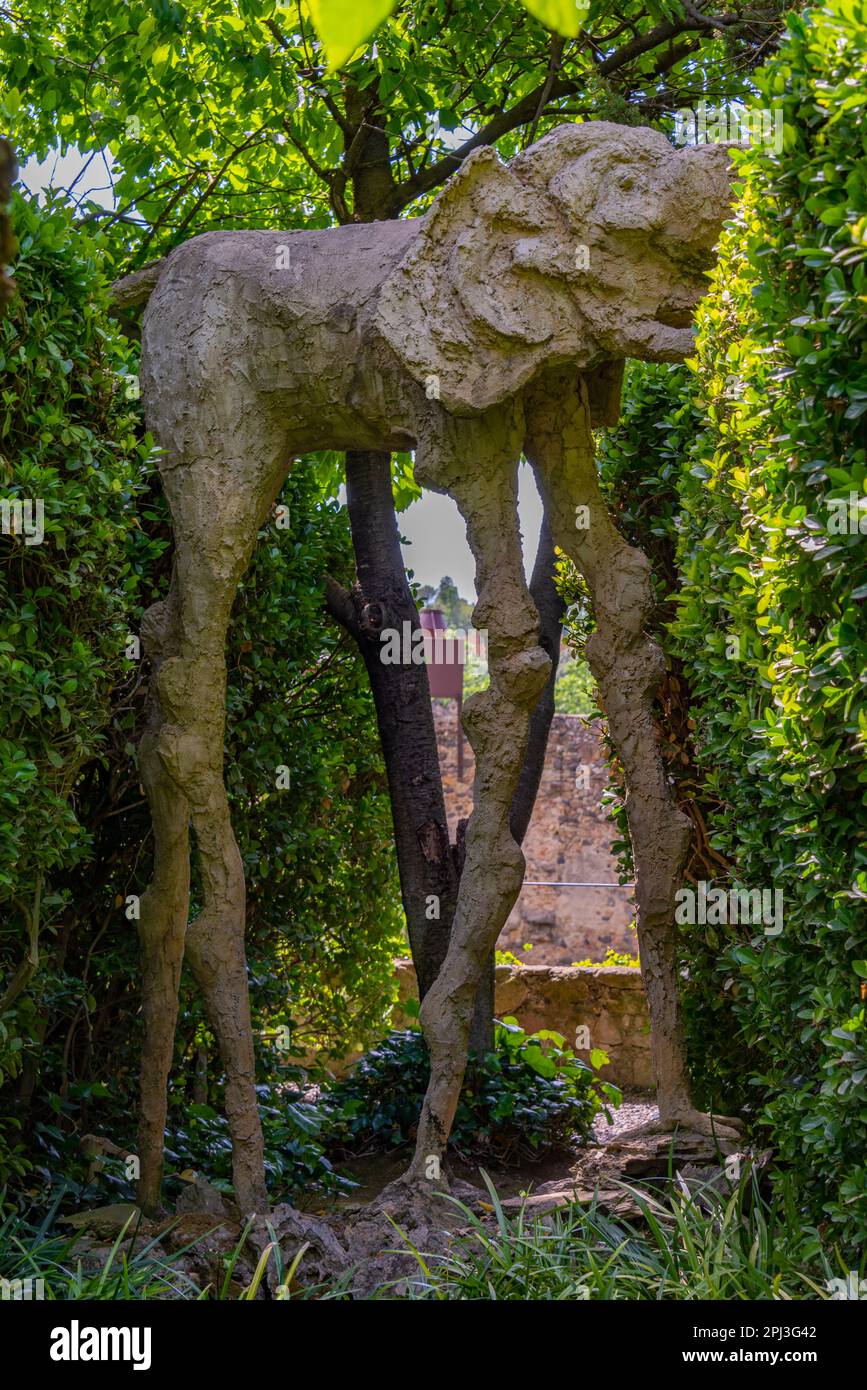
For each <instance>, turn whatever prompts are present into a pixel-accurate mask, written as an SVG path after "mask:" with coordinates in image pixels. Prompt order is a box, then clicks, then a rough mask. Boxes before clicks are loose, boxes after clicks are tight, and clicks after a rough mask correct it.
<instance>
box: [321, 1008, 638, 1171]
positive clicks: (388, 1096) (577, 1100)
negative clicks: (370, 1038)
mask: <svg viewBox="0 0 867 1390" xmlns="http://www.w3.org/2000/svg"><path fill="white" fill-rule="evenodd" d="M593 1060H594V1061H595V1063H596V1065H597V1066H603V1065H604V1064H605V1063H606V1062H607V1060H608V1058H607V1057H606V1056H605V1054H604V1053H602V1052H597V1053H596V1054H595V1056H594V1059H593ZM429 1074H430V1068H429V1063H428V1056H427V1048H426V1047H425V1043H424V1039H423V1037H422V1035H421V1033H420V1032H419V1031H418V1030H416V1029H408V1030H406V1031H404V1032H394V1033H390V1034H389V1035H388V1037H386V1038H385V1039H384V1040H383V1041H382V1042H381V1043H380V1044H379V1045H378V1046H377V1047H376V1048H374V1049H373V1050H372V1051H371V1052H368V1053H367V1054H366V1055H365V1056H364V1057H362V1059H361V1060H360V1061H359V1062H358V1064H357V1065H356V1067H355V1068H354V1069H353V1071H352V1072H351V1074H350V1075H349V1076H348V1077H346V1078H345V1079H344V1080H342V1081H339V1082H338V1083H337V1084H336V1085H335V1086H333V1087H332V1088H331V1090H330V1091H328V1092H327V1093H326V1094H325V1096H324V1097H323V1102H322V1104H323V1106H324V1107H325V1111H326V1114H327V1116H328V1119H327V1143H328V1147H329V1150H330V1151H332V1152H358V1151H359V1150H361V1149H363V1148H368V1147H369V1148H391V1147H394V1146H397V1145H401V1144H406V1143H408V1142H409V1141H410V1139H411V1138H412V1137H413V1134H414V1130H415V1126H416V1124H417V1122H418V1116H419V1112H420V1110H421V1104H422V1100H423V1099H424V1093H425V1090H426V1089H427V1083H428V1076H429ZM619 1102H620V1092H619V1091H618V1089H617V1087H616V1086H612V1085H610V1084H609V1083H608V1082H605V1081H601V1080H600V1079H599V1078H598V1077H597V1075H596V1073H595V1071H594V1069H593V1067H590V1066H587V1064H586V1063H585V1062H581V1061H579V1059H578V1058H577V1057H575V1055H574V1054H573V1053H572V1052H570V1051H569V1050H568V1049H567V1048H565V1047H564V1039H563V1037H562V1035H561V1034H559V1033H553V1032H549V1031H543V1032H540V1033H533V1034H530V1035H528V1034H527V1033H525V1032H524V1030H523V1029H522V1028H520V1027H518V1025H517V1023H516V1022H515V1020H514V1019H505V1020H504V1021H503V1022H502V1023H497V1024H496V1026H495V1029H494V1051H493V1052H490V1053H488V1054H487V1055H486V1056H485V1057H484V1058H482V1059H478V1058H473V1059H471V1063H470V1067H469V1069H468V1071H467V1076H466V1078H465V1081H464V1086H463V1090H462V1091H461V1098H460V1101H459V1103H458V1109H457V1113H456V1115H455V1122H454V1126H453V1128H452V1133H451V1138H450V1141H449V1142H450V1145H451V1147H452V1148H453V1149H454V1150H455V1151H456V1152H457V1153H460V1154H493V1155H495V1156H496V1158H497V1159H498V1160H499V1161H501V1162H506V1163H508V1162H510V1161H518V1160H520V1159H538V1158H542V1157H543V1156H544V1155H545V1154H547V1153H550V1152H552V1151H554V1150H557V1149H563V1148H567V1147H568V1146H569V1145H570V1143H572V1142H573V1141H574V1140H575V1139H576V1138H586V1137H587V1135H588V1134H589V1132H590V1128H591V1125H592V1123H593V1118H594V1116H595V1115H596V1114H597V1112H598V1111H599V1110H601V1109H604V1108H605V1107H606V1106H607V1105H617V1104H619Z"/></svg>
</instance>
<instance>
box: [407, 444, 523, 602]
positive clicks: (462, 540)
mask: <svg viewBox="0 0 867 1390" xmlns="http://www.w3.org/2000/svg"><path fill="white" fill-rule="evenodd" d="M518 514H519V517H520V521H521V534H522V538H523V545H524V569H525V571H526V573H527V576H528V578H529V576H530V574H531V573H532V571H533V563H534V561H535V559H536V550H537V548H538V545H539V531H540V528H541V525H542V503H541V501H540V499H539V494H538V492H537V491H536V483H535V479H534V478H533V474H532V473H531V471H530V469H529V467H528V465H527V464H522V465H521V470H520V474H519V478H518ZM397 524H398V526H399V527H400V532H401V535H402V536H403V537H404V538H405V539H406V540H407V541H408V542H409V544H407V545H404V547H403V558H404V563H405V565H406V566H407V568H408V569H411V570H413V571H414V573H415V577H416V579H417V580H418V582H419V583H420V584H431V585H433V587H434V588H436V587H437V585H438V584H439V581H440V580H441V579H442V577H443V575H445V574H448V575H450V576H451V578H452V579H453V580H454V581H455V584H456V585H457V586H458V593H459V594H460V595H461V597H462V598H466V599H470V600H473V599H475V598H476V586H475V565H474V562H473V557H472V554H471V552H470V547H469V545H468V544H467V533H466V527H465V526H464V522H463V518H462V517H461V514H460V512H459V511H458V508H457V503H455V502H453V501H452V499H451V497H441V496H440V494H439V493H436V492H426V493H425V494H424V496H423V497H422V498H421V500H420V501H418V502H414V503H413V505H412V506H411V507H408V508H407V510H406V511H405V512H401V514H400V516H399V517H398V519H397Z"/></svg>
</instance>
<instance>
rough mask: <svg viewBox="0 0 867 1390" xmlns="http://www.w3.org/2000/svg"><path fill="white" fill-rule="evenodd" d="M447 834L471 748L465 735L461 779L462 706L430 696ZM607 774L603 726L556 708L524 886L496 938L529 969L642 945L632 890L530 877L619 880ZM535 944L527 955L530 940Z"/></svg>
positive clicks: (462, 793) (461, 810) (465, 782)
mask: <svg viewBox="0 0 867 1390" xmlns="http://www.w3.org/2000/svg"><path fill="white" fill-rule="evenodd" d="M434 721H435V724H436V731H437V744H438V747H439V757H440V767H441V770H442V774H443V787H444V790H445V798H446V811H447V813H448V818H449V830H450V833H451V836H452V839H454V836H455V830H456V826H457V822H458V820H460V819H461V818H462V817H466V816H469V814H470V812H471V811H472V808H473V773H474V769H475V762H474V759H473V752H472V749H471V748H470V746H469V744H468V743H467V741H466V739H465V738H464V775H463V779H462V780H461V779H459V778H458V768H457V711H456V707H455V705H454V704H444V703H441V702H439V701H435V702H434ZM607 784H608V775H607V771H606V768H605V761H604V756H603V750H602V745H601V739H600V734H599V727H598V725H597V724H590V725H588V724H585V723H584V721H583V720H582V719H581V718H579V716H578V715H571V714H555V715H554V719H553V722H552V725H551V733H550V737H549V740H548V751H547V754H546V757H545V767H544V771H543V773H542V782H541V785H540V787H539V795H538V796H537V798H536V806H535V809H534V811H533V818H532V820H531V822H530V828H529V830H528V831H527V836H526V839H525V841H524V853H525V856H526V859H527V870H526V875H525V878H526V879H527V880H530V882H526V883H525V886H524V888H523V890H522V892H521V896H520V897H519V899H518V901H517V903H516V904H515V907H514V908H513V910H512V913H511V916H510V917H509V919H508V921H507V923H506V925H505V927H504V929H503V932H502V934H501V936H500V940H499V943H498V945H499V949H500V950H502V951H512V952H514V954H515V955H516V956H518V957H519V958H522V959H523V958H525V956H526V959H527V960H528V961H532V963H533V965H571V964H572V963H573V962H574V961H578V960H591V961H599V960H602V959H604V956H605V952H606V950H607V949H608V948H609V947H610V948H611V949H612V950H614V951H619V952H624V951H625V952H628V953H629V954H630V955H634V954H635V953H636V950H637V937H636V935H635V932H634V931H632V930H630V928H629V923H630V922H631V920H632V918H633V915H634V908H633V894H632V890H631V889H625V888H619V887H616V888H547V887H545V888H543V887H536V886H532V885H533V883H534V882H539V881H541V882H543V883H551V882H557V883H560V882H573V883H574V882H580V883H609V884H616V883H617V865H616V862H615V860H614V858H613V856H612V854H611V843H612V839H613V833H612V832H613V827H612V825H611V822H610V820H609V819H608V817H607V815H606V813H605V811H604V810H603V809H602V807H601V805H600V801H601V797H602V793H603V792H604V790H605V788H606V786H607ZM525 943H529V944H531V945H532V947H533V950H532V952H527V953H525V952H524V950H523V947H524V944H525Z"/></svg>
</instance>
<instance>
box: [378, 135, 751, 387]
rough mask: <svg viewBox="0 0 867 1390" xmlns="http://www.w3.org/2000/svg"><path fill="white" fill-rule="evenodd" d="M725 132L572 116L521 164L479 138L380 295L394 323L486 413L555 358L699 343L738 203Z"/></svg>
mask: <svg viewBox="0 0 867 1390" xmlns="http://www.w3.org/2000/svg"><path fill="white" fill-rule="evenodd" d="M729 166H730V161H729V156H728V153H727V151H726V149H725V148H724V147H723V146H719V145H704V146H699V147H694V148H687V149H682V150H678V149H675V148H674V146H672V145H671V144H670V143H669V142H668V140H666V138H665V136H663V135H661V134H659V132H657V131H653V130H649V129H647V128H644V127H630V126H619V125H611V124H608V123H607V122H601V121H594V122H588V123H586V124H583V125H565V126H558V127H557V129H556V130H553V131H551V132H550V134H548V135H546V136H545V137H544V139H542V140H540V141H538V143H537V144H535V145H532V146H531V147H530V148H529V149H528V150H525V151H524V152H523V153H522V154H520V155H518V156H517V157H516V158H515V159H513V160H512V162H511V164H509V165H508V166H506V165H504V164H503V163H502V162H501V161H500V159H499V158H498V156H497V154H496V152H495V151H494V150H493V149H490V148H484V149H480V150H477V151H476V152H475V153H474V154H472V155H471V156H470V157H469V158H468V159H467V160H466V161H465V162H464V164H463V165H462V166H461V168H460V170H459V172H458V173H457V174H456V175H455V176H454V178H453V179H452V180H451V181H450V182H449V183H448V184H447V186H446V187H445V188H444V189H443V191H442V193H441V194H440V196H439V197H438V198H437V200H436V202H435V203H434V205H433V207H432V208H431V210H430V212H429V213H428V214H427V216H426V217H425V218H424V219H423V220H422V224H421V228H420V231H419V235H418V236H417V237H416V238H415V240H414V241H413V243H412V245H411V248H410V250H409V252H408V253H407V255H406V257H405V258H404V260H403V261H402V262H401V264H400V265H399V266H398V268H397V270H395V271H394V272H393V273H392V275H391V276H390V277H389V279H388V280H387V282H386V284H385V285H384V287H383V291H382V295H381V298H380V303H379V308H378V315H377V322H378V327H379V330H380V332H381V333H382V334H383V336H384V337H385V338H386V340H387V341H388V342H389V343H390V344H391V346H392V348H393V349H394V350H395V352H396V353H397V354H398V356H399V357H400V358H401V359H402V361H403V362H404V365H405V366H406V367H407V368H408V370H409V371H410V372H411V373H412V375H413V376H415V377H416V378H417V379H418V380H419V381H420V382H428V381H430V379H432V378H433V379H434V380H435V381H436V389H437V394H438V395H439V399H440V400H441V401H442V402H443V404H444V405H445V407H446V408H447V409H449V410H452V411H455V412H456V413H466V412H472V413H475V412H477V411H481V410H486V409H488V408H489V407H490V406H492V405H494V404H496V403H497V402H498V401H501V400H505V399H507V398H508V397H510V396H512V395H514V394H515V393H516V392H517V391H518V390H520V388H521V387H522V386H523V385H525V384H526V383H527V382H528V381H529V380H530V379H531V378H532V377H533V376H534V375H535V374H536V372H537V371H538V370H539V369H540V368H541V367H543V366H548V365H550V366H555V365H559V364H562V363H574V364H575V365H576V367H578V368H581V367H586V368H594V367H596V366H598V365H600V364H601V363H604V362H606V361H613V360H614V361H616V360H617V359H622V358H624V357H645V358H648V359H651V360H661V361H675V360H679V359H680V358H682V357H684V356H685V355H687V354H688V352H689V351H690V349H691V343H692V337H691V332H690V328H689V324H690V320H691V315H692V311H693V310H694V308H695V306H696V304H697V303H698V300H699V298H700V297H701V295H702V293H703V292H704V290H705V289H706V287H707V280H706V277H705V272H706V271H707V269H709V267H710V265H711V262H712V253H713V247H714V245H715V243H716V240H717V237H718V235H719V231H720V228H721V225H722V222H723V219H724V217H725V215H726V212H727V209H728V207H729V203H730V200H731V176H730V173H729Z"/></svg>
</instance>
